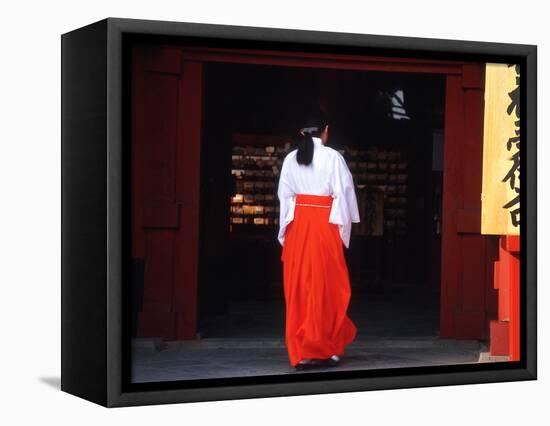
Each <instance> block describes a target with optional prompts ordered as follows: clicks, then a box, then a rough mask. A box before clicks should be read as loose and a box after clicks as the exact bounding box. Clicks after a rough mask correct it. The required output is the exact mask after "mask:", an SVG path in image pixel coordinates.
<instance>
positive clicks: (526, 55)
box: [61, 18, 537, 407]
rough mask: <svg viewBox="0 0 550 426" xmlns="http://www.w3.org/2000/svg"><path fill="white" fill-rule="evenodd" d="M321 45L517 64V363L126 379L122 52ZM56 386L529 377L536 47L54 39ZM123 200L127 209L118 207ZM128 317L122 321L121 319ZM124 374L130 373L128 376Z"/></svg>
mask: <svg viewBox="0 0 550 426" xmlns="http://www.w3.org/2000/svg"><path fill="white" fill-rule="evenodd" d="M183 38H186V39H189V38H193V39H197V40H199V39H200V40H202V41H205V40H206V41H211V42H213V41H216V42H217V43H218V44H223V43H228V44H231V43H238V44H239V46H265V45H269V46H271V47H273V48H277V47H278V46H286V47H288V46H294V47H296V46H299V47H300V49H307V47H308V46H309V47H311V46H317V47H319V46H330V47H335V46H337V47H339V48H342V49H348V50H361V49H369V52H373V53H380V54H385V55H395V56H399V55H409V56H411V55H412V56H414V57H421V58H441V59H452V58H457V57H460V58H461V59H468V60H470V59H471V60H474V59H475V60H483V61H485V62H507V63H517V64H519V65H520V69H521V72H520V75H521V83H520V84H521V87H522V90H521V111H522V116H521V127H522V128H523V130H522V138H523V141H522V151H523V153H522V156H521V166H520V167H521V170H522V175H521V179H522V184H521V185H522V188H523V191H522V192H521V209H522V213H521V216H522V223H521V235H522V238H521V269H520V271H521V302H522V303H521V308H520V312H521V361H518V362H504V363H501V362H497V363H484V364H472V365H453V366H432V367H415V368H399V369H388V370H371V371H366V370H365V371H348V372H340V373H330V375H326V374H324V373H316V374H308V375H300V376H291V375H285V376H265V377H247V378H235V379H219V380H217V379H216V380H204V381H203V380H200V381H194V382H193V383H192V384H188V385H185V383H183V382H166V383H154V384H143V385H141V386H136V384H131V385H128V383H125V378H126V379H127V374H128V365H127V364H128V358H127V357H128V348H127V347H125V345H124V343H123V342H124V341H125V338H127V337H128V336H126V335H125V333H126V331H125V330H127V328H125V326H124V323H125V321H128V318H129V316H130V314H129V313H128V306H127V302H125V301H124V298H123V294H124V288H125V287H124V286H125V285H127V282H128V276H129V274H130V273H131V271H130V270H129V269H128V268H126V267H124V265H125V264H127V263H125V261H127V260H128V259H127V258H126V257H125V256H126V255H125V253H127V250H128V244H129V243H128V241H129V230H128V224H127V221H126V218H127V216H126V215H127V203H128V190H127V188H128V176H127V173H126V172H127V169H128V150H127V146H125V143H124V140H125V131H126V130H127V126H128V123H129V120H130V118H129V116H128V111H127V110H124V108H123V104H124V97H125V96H127V90H128V81H127V78H126V77H125V73H124V66H125V65H124V64H125V57H126V56H125V55H127V50H128V49H127V47H128V43H130V42H131V41H132V40H137V39H139V40H149V41H153V42H161V41H167V40H177V39H183ZM61 48H62V59H61V68H62V75H61V80H62V93H61V95H62V109H61V115H62V154H61V157H62V158H61V160H62V180H61V189H62V205H61V211H62V216H61V223H62V282H61V290H62V291H61V301H62V311H61V316H62V324H61V332H62V344H61V369H62V372H61V389H62V390H63V391H65V392H68V393H70V394H73V395H76V396H79V397H82V398H84V399H87V400H89V401H93V402H95V403H98V404H101V405H103V406H106V407H121V406H131V405H145V404H163V403H178V402H193V401H208V400H226V399H240V398H258V397H272V396H284V395H305V394H320V393H333V392H352V391H366V390H381V389H397V388H415V387H426V386H445V385H459V384H471V383H490V382H506V381H519V380H536V378H537V352H536V350H537V321H536V320H537V312H536V309H537V303H536V301H537V286H536V285H537V276H536V266H537V244H536V243H537V241H536V240H537V197H536V187H537V181H536V175H537V142H536V141H537V134H536V131H537V126H536V123H537V47H536V46H535V45H521V44H509V43H489V42H474V41H463V40H442V39H425V38H410V37H394V36H378V35H365V34H347V33H329V32H318V31H301V30H286V29H276V28H255V27H240V26H229V25H210V24H198V23H182V22H162V21H148V20H135V19H120V18H108V19H105V20H102V21H99V22H96V23H94V24H91V25H88V26H86V27H83V28H80V29H77V30H75V31H71V32H69V33H66V34H63V35H62V37H61ZM125 206H126V207H125ZM126 317H128V318H126ZM126 381H127V380H126Z"/></svg>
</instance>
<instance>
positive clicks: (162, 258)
mask: <svg viewBox="0 0 550 426" xmlns="http://www.w3.org/2000/svg"><path fill="white" fill-rule="evenodd" d="M132 64H133V65H132V66H133V70H132V72H133V86H132V92H133V97H132V123H133V129H132V133H133V137H132V257H133V258H134V259H136V260H137V261H138V262H139V261H141V262H143V265H144V266H143V303H142V304H141V306H140V309H139V315H138V321H137V331H136V333H137V335H138V336H154V337H162V338H164V339H167V340H180V339H194V338H197V337H198V336H199V335H201V334H202V335H208V334H209V333H210V334H212V333H214V334H215V333H216V332H220V333H221V332H223V330H222V329H221V328H217V329H216V327H213V326H212V324H210V323H209V322H208V319H209V318H213V317H215V315H217V314H220V315H223V314H224V312H225V313H227V311H228V309H232V307H231V306H232V305H230V304H228V301H229V300H230V299H231V297H232V296H234V295H235V294H240V295H241V296H242V295H250V296H251V297H252V298H254V297H260V298H261V297H267V298H269V297H270V296H271V295H272V294H276V293H277V290H278V287H277V285H282V284H281V283H280V279H281V278H282V275H280V276H277V274H278V272H277V268H279V267H280V265H279V264H278V263H277V262H278V261H279V257H278V256H277V253H279V252H280V245H279V243H278V241H277V240H276V238H275V235H276V234H273V235H271V234H272V233H270V232H268V231H269V230H273V229H274V228H276V227H277V226H278V223H276V219H277V214H276V206H277V204H278V203H277V202H276V201H277V200H276V199H270V198H271V197H272V195H273V188H272V187H271V186H270V185H271V184H266V183H265V181H266V180H268V179H263V178H262V176H264V175H262V174H261V173H262V172H265V171H266V170H263V169H264V167H263V166H264V165H265V163H267V162H268V161H269V160H265V159H264V158H263V157H274V155H276V154H277V153H278V154H280V155H283V154H284V152H285V149H288V147H289V146H291V144H292V141H291V139H289V137H291V134H290V132H291V130H290V129H292V128H295V127H296V126H295V124H297V125H299V123H293V122H292V119H291V118H289V117H296V118H297V119H298V120H300V119H302V118H303V116H302V114H299V112H300V111H301V110H302V109H304V108H306V107H308V106H311V105H308V103H311V104H312V105H313V104H315V103H317V104H320V105H321V106H322V107H324V108H325V109H326V110H327V111H328V112H329V114H330V113H332V115H336V116H337V121H338V124H336V125H335V127H334V128H335V132H334V134H333V141H334V147H335V149H342V150H344V151H346V150H347V152H348V154H349V155H345V158H346V161H347V162H348V165H349V166H350V169H352V168H353V169H352V172H354V181H355V183H356V187H357V193H358V196H359V200H360V202H361V203H362V209H363V211H364V212H369V215H370V216H369V219H368V220H367V218H366V217H363V215H362V217H361V220H362V224H360V226H357V227H356V225H354V227H356V228H355V230H354V233H352V242H351V245H350V250H349V251H347V252H346V256H347V259H348V266H349V269H350V277H351V280H352V292H353V294H357V296H358V297H357V298H356V300H358V301H359V302H358V303H361V302H360V300H361V298H360V297H359V296H360V295H361V293H362V292H363V293H364V292H366V294H367V295H368V294H370V295H375V294H379V295H380V297H383V294H384V292H385V291H386V290H388V287H387V286H388V285H397V286H398V287H399V285H400V283H401V284H402V283H404V282H406V283H407V288H406V289H405V288H403V286H401V287H400V288H401V291H402V292H403V295H404V297H405V298H406V297H409V296H410V294H409V296H407V291H408V292H409V293H411V292H412V294H413V295H416V296H418V298H417V300H423V298H424V300H425V302H426V303H427V304H429V305H430V306H432V308H433V306H436V307H437V309H438V310H439V312H438V317H437V322H438V324H437V326H438V327H437V329H438V330H436V331H438V332H439V336H440V337H443V338H458V339H460V338H464V339H486V338H488V332H489V328H488V327H489V325H488V324H489V321H490V319H493V318H494V317H495V316H496V296H495V293H494V290H493V289H492V275H491V274H492V262H491V260H492V259H494V256H495V248H494V247H493V245H492V241H491V240H489V239H487V238H486V237H485V236H483V235H481V234H480V193H481V165H482V161H481V158H482V136H483V132H482V119H483V64H477V63H462V62H449V61H432V60H415V59H397V58H381V57H365V56H351V55H336V54H330V55H329V54H311V53H308V54H298V53H296V52H280V51H271V52H268V51H244V50H235V49H232V50H231V51H228V50H224V49H215V48H189V47H178V46H165V47H141V48H140V47H136V48H135V49H134V51H133V62H132ZM247 73H248V74H247ZM262 76H263V77H262ZM262 78H263V80H262ZM254 79H256V80H254ZM258 79H259V80H258ZM254 81H256V82H257V83H258V82H259V83H261V85H260V86H255V83H254ZM270 82H271V84H270ZM262 87H263V92H261V93H260V94H259V95H258V89H259V88H262ZM248 92H250V93H248ZM419 92H422V93H420V94H419ZM247 93H248V95H247ZM354 93H356V94H359V96H355V98H354V97H353V94H354ZM289 94H291V95H292V96H291V97H290V98H289V99H286V97H288V95H289ZM361 94H363V95H361ZM253 95H255V96H253ZM247 96H248V97H247ZM277 96H278V97H279V100H283V102H280V103H279V104H274V100H276V99H277ZM293 96H295V99H305V101H296V102H295V103H292V97H293ZM365 96H366V97H365ZM371 96H372V97H371ZM262 97H263V99H264V100H265V102H261V99H262ZM352 98H353V99H354V103H353V106H350V107H349V108H347V109H346V108H345V103H346V102H348V100H349V99H352ZM409 99H410V101H409ZM415 100H416V101H417V102H418V103H421V101H425V102H426V103H428V104H430V105H435V108H434V109H433V110H429V109H426V108H421V106H419V105H416V104H415ZM407 101H409V105H408V104H407ZM377 102H378V103H379V104H377ZM384 102H389V104H384ZM438 105H439V106H438ZM386 107H389V109H386V110H385V109H384V108H386ZM306 109H307V108H306ZM362 109H363V110H362ZM353 111H355V112H356V113H358V112H361V111H362V112H363V113H364V114H372V113H373V112H374V114H376V113H377V111H378V112H381V111H382V112H384V111H385V112H384V114H383V116H382V115H381V116H376V115H375V116H372V115H371V116H365V120H364V122H359V120H357V119H355V120H351V121H349V120H350V117H352V115H353V114H351V113H352V112H353ZM412 111H414V112H415V114H414V116H415V117H412V116H410V115H409V114H413V113H412ZM338 112H340V114H338ZM417 112H421V113H420V115H419V114H418V113H417ZM386 113H388V114H390V115H385V114H386ZM391 114H393V116H392V115H391ZM419 116H420V117H421V119H420V120H419V119H418V117H419ZM239 117H240V118H239ZM253 117H254V118H253ZM285 117H287V118H288V119H286V118H285ZM358 117H360V116H358ZM266 118H269V119H271V120H272V123H271V125H269V126H266V125H265V123H264V124H262V120H264V121H265V120H266ZM367 118H368V119H367ZM413 118H415V119H414V120H413ZM346 119H347V120H348V121H346ZM239 120H241V121H239ZM422 120H424V122H422ZM365 123H377V125H375V126H374V127H373V126H372V125H371V126H369V125H367V124H365ZM285 126H289V127H288V128H285ZM361 135H364V141H361ZM373 139H374V141H373ZM254 150H256V151H254ZM259 150H263V154H264V155H259ZM248 151H250V152H248ZM249 157H250V158H249ZM253 157H254V158H253ZM258 158H259V159H258ZM250 160H251V161H252V162H250ZM256 160H257V161H260V162H263V163H262V164H261V167H260V166H258V163H257V161H256ZM275 162H276V160H275ZM252 164H253V167H251V168H249V172H250V171H252V170H254V173H253V174H254V175H255V176H254V177H255V179H253V180H250V182H249V181H248V180H242V179H238V176H237V174H238V173H239V172H237V171H238V170H246V169H247V167H249V166H250V165H252ZM274 165H275V166H276V164H274ZM271 166H272V165H270V167H271ZM401 168H402V169H401ZM415 168H418V170H420V172H419V171H418V170H416V171H415ZM248 175H250V173H249V174H248ZM256 175H257V176H256ZM356 176H357V179H356V178H355V177H356ZM390 176H391V177H390ZM411 179H412V180H411ZM415 179H416V180H415ZM254 182H256V184H255V183H254ZM260 183H261V184H260ZM245 185H246V186H247V190H245V188H244V186H245ZM360 185H364V188H370V189H372V188H373V187H374V186H376V187H381V188H383V189H382V190H381V191H382V192H384V191H385V192H384V193H382V192H380V193H377V194H378V195H375V196H372V194H373V193H374V192H375V191H372V190H368V191H365V192H366V194H368V195H365V196H364V197H363V196H362V189H363V188H360ZM248 187H249V188H248ZM260 187H261V188H260ZM403 187H405V189H403ZM249 189H254V190H255V191H250V190H249ZM388 189H389V191H387V190H388ZM401 191H403V192H401ZM415 191H416V193H415ZM251 194H252V195H253V194H256V195H258V196H259V197H257V198H259V199H260V200H261V203H257V202H256V201H254V202H250V203H245V202H244V201H245V200H244V197H245V196H246V195H248V196H250V195H251ZM238 195H240V196H241V197H243V199H242V200H240V201H241V202H240V203H239V200H238V197H237V196H238ZM381 197H383V198H384V201H383V202H382V203H381V201H380V199H381ZM235 198H237V199H235ZM390 201H391V202H390ZM245 206H247V207H246V208H245ZM250 209H252V210H254V212H251V211H247V212H245V211H244V210H250ZM258 209H259V210H258ZM260 210H261V212H260ZM403 211H405V213H403ZM256 213H258V214H256ZM373 214H374V215H373ZM377 214H378V216H377ZM380 214H381V215H382V216H380ZM358 225H359V224H358ZM259 229H261V230H262V232H258V230H259ZM263 231H267V232H263ZM411 233H412V234H411ZM266 236H267V239H266ZM403 242H405V243H403ZM259 247H262V249H263V253H267V256H265V258H264V256H262V255H261V254H260V252H259V249H258V248H259ZM270 253H271V254H270ZM377 262H380V263H377ZM247 264H248V266H247ZM262 280H263V281H262ZM411 280H416V281H418V283H417V285H413V286H411V285H410V283H411ZM255 281H256V283H260V282H261V284H257V285H256V286H254V282H255ZM277 281H279V282H277ZM388 283H392V284H388ZM419 283H420V284H419ZM385 286H386V287H385ZM279 289H280V288H279ZM281 295H282V293H281ZM430 298H431V299H430ZM353 299H354V298H353V296H352V303H353ZM280 301H282V300H280ZM434 303H436V304H437V305H434ZM270 306H271V308H272V309H273V310H274V311H273V312H272V314H273V315H274V317H275V318H276V320H275V321H271V322H270V324H271V325H272V326H273V327H274V328H273V330H279V331H280V330H281V324H282V319H283V316H282V315H283V311H282V309H283V306H281V305H280V304H279V305H273V304H272V305H270ZM352 308H353V307H352V306H350V309H352ZM353 309H357V310H358V311H359V310H360V309H359V307H358V308H353ZM398 309H399V308H398ZM422 309H423V308H422V307H419V306H417V310H422ZM243 312H245V314H244V316H243V317H242V320H243V321H247V318H246V315H250V318H248V320H250V319H252V320H253V321H255V322H256V324H258V326H259V327H262V321H261V315H262V313H264V314H266V311H265V309H260V310H259V311H258V310H257V309H256V311H254V310H251V311H246V309H245V310H244V311H243ZM246 312H248V313H246ZM390 313H391V312H390ZM258 315H259V316H258ZM352 318H353V317H352ZM390 319H391V318H390ZM237 325H238V324H237ZM237 328H238V327H237ZM259 332H261V333H265V332H266V329H265V327H264V328H262V330H259Z"/></svg>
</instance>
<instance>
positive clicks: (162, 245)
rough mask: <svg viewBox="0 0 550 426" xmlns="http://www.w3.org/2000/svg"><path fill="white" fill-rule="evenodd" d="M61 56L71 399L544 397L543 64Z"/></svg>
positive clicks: (255, 51) (345, 55) (75, 51)
mask: <svg viewBox="0 0 550 426" xmlns="http://www.w3.org/2000/svg"><path fill="white" fill-rule="evenodd" d="M61 46H62V218H61V220H62V348H61V349H62V359H61V361H62V377H61V385H62V390H64V391H66V392H68V393H71V394H74V395H77V396H80V397H82V398H85V399H88V400H90V401H93V402H96V403H99V404H102V405H105V406H108V407H116V406H129V405H143V404H160V403H175V402H192V401H206V400H221V399H238V398H255V397H269V396H281V395H303V394H316V393H328V392H351V391H364V390H377V389H391V388H413V387H420V386H440V385H456V384H466V383H487V382H500V381H515V380H533V379H536V377H537V376H536V55H537V51H536V46H533V45H520V44H503V43H487V42H473V41H459V40H440V39H422V38H405V37H390V36H375V35H366V34H346V33H328V32H315V31H301V30H283V29H273V28H254V27H236V26H227V25H207V24H196V23H179V22H159V21H145V20H131V19H118V18H116V19H115V18H109V19H105V20H103V21H100V22H97V23H94V24H91V25H89V26H86V27H83V28H80V29H77V30H75V31H72V32H69V33H67V34H64V35H63V36H62V38H61ZM520 141H521V145H520ZM520 183H521V184H520ZM520 188H521V191H520Z"/></svg>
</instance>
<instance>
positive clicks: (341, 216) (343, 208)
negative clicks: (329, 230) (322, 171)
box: [329, 153, 360, 248]
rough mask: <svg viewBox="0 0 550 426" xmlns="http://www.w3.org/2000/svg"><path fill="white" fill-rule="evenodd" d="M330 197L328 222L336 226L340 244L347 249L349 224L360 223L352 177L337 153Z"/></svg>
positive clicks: (341, 157) (342, 158) (343, 160)
mask: <svg viewBox="0 0 550 426" xmlns="http://www.w3.org/2000/svg"><path fill="white" fill-rule="evenodd" d="M330 184H331V190H332V196H333V197H334V200H333V202H332V209H331V211H330V216H329V222H330V223H334V224H337V225H338V227H339V230H340V236H341V238H342V242H343V243H344V245H345V246H346V248H348V247H349V240H350V234H351V224H352V222H353V223H358V222H360V218H359V207H358V206H357V196H356V195H355V187H354V185H353V176H352V174H351V172H350V170H349V168H348V165H347V164H346V160H345V159H344V157H343V156H342V155H341V154H340V153H337V155H336V159H335V162H334V167H333V171H332V174H331V179H330Z"/></svg>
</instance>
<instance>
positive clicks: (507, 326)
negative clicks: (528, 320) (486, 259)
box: [490, 235, 520, 361]
mask: <svg viewBox="0 0 550 426" xmlns="http://www.w3.org/2000/svg"><path fill="white" fill-rule="evenodd" d="M519 238H520V237H519V236H510V235H503V236H501V237H500V240H499V243H500V244H499V259H498V261H496V262H494V271H495V273H494V287H495V289H498V319H497V320H494V321H491V339H490V353H491V355H506V356H509V357H510V361H519V351H520V340H519V339H520V335H519V302H520V300H519V294H520V292H519V290H520V289H519V282H520V275H519V246H520V245H519Z"/></svg>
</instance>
